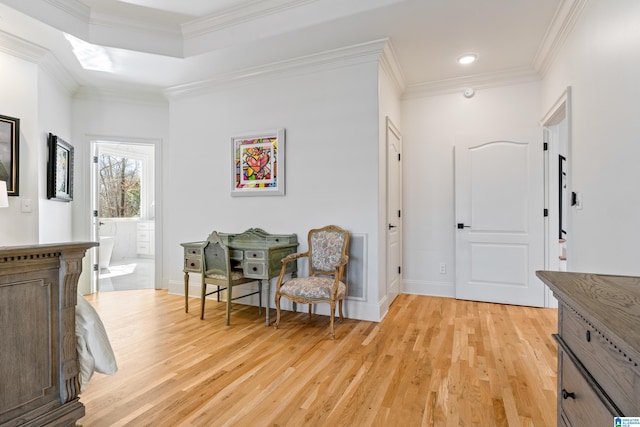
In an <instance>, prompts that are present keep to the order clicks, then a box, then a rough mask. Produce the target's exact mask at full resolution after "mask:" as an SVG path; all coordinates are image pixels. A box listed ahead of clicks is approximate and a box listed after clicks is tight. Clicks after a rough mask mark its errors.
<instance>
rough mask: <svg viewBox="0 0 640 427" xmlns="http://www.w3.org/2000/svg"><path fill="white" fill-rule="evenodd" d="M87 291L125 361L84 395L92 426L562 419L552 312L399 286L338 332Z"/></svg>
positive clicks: (240, 311)
mask: <svg viewBox="0 0 640 427" xmlns="http://www.w3.org/2000/svg"><path fill="white" fill-rule="evenodd" d="M88 299H89V300H90V301H91V302H92V303H93V305H94V306H95V307H96V309H97V311H98V312H99V314H100V315H101V317H102V320H103V322H104V323H105V326H106V328H107V331H108V333H109V336H110V339H111V341H112V345H113V348H114V351H115V353H116V356H117V358H118V365H119V371H118V372H117V373H116V374H115V375H113V376H105V375H101V374H95V375H94V377H93V378H92V379H91V381H90V383H89V385H88V387H87V390H86V391H84V392H83V393H82V394H81V396H80V398H81V401H82V402H84V404H85V405H86V416H85V417H84V418H82V419H81V420H80V423H81V424H82V425H83V426H85V427H99V426H124V425H127V426H147V425H148V426H183V425H184V426H190V425H195V426H218V425H220V426H223V425H228V426H320V425H326V426H403V427H404V426H503V425H504V426H506V425H508V426H536V427H539V426H555V425H556V344H555V342H554V341H553V339H552V338H551V334H552V333H554V332H555V330H556V321H557V320H556V316H557V311H556V310H555V309H538V308H528V307H515V306H509V305H500V304H486V303H478V302H469V301H456V300H454V299H449V298H436V297H424V296H415V295H400V296H399V297H398V299H397V300H396V301H395V302H394V303H393V305H392V307H391V309H390V311H389V313H388V315H387V316H386V318H385V319H384V320H383V321H382V322H381V323H373V322H364V321H357V320H350V319H346V320H345V322H344V323H338V324H337V326H336V340H335V341H332V340H331V339H330V337H329V330H328V325H329V320H328V317H325V316H319V315H314V316H313V318H312V320H311V321H309V319H308V314H306V313H291V312H285V314H283V319H282V322H281V326H280V329H278V330H275V329H274V328H273V327H266V326H265V325H264V317H263V316H264V313H263V316H262V317H259V316H258V310H257V307H250V306H244V305H241V304H234V310H233V312H232V317H231V323H232V324H231V326H228V327H227V326H225V325H224V303H217V302H215V301H211V302H209V301H207V310H206V315H205V320H200V318H199V307H200V304H199V300H198V299H194V300H192V301H190V302H191V312H189V313H184V310H183V298H182V297H179V296H172V295H168V294H167V293H166V292H165V291H154V290H140V291H124V292H108V293H103V294H99V295H98V296H95V297H89V298H88ZM299 308H300V307H299ZM301 308H302V309H303V310H306V306H302V307H301ZM271 317H272V318H275V310H274V311H272V316H271Z"/></svg>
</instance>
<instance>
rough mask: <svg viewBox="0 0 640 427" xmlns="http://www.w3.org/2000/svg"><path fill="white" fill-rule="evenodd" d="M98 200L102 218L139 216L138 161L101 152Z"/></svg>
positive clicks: (139, 165)
mask: <svg viewBox="0 0 640 427" xmlns="http://www.w3.org/2000/svg"><path fill="white" fill-rule="evenodd" d="M98 168H99V171H100V200H99V202H100V203H99V208H98V215H99V216H100V217H102V218H133V217H140V177H141V171H142V161H140V160H136V159H128V158H126V157H120V156H112V155H108V154H101V155H100V158H99V160H98Z"/></svg>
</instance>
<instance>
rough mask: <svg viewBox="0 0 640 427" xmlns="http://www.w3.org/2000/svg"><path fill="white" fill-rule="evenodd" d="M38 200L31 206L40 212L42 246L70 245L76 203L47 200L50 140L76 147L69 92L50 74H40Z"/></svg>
mask: <svg viewBox="0 0 640 427" xmlns="http://www.w3.org/2000/svg"><path fill="white" fill-rule="evenodd" d="M38 121H39V129H40V131H39V138H38V146H37V149H38V153H37V156H38V161H37V167H36V169H37V171H38V197H37V198H35V199H34V200H33V202H32V204H33V207H34V211H37V212H38V221H39V231H40V235H39V242H40V243H58V242H70V241H72V240H74V239H73V234H72V212H71V210H72V206H73V202H60V201H53V200H49V199H47V162H48V157H49V156H48V149H47V138H48V135H49V133H52V134H54V135H56V136H58V137H60V138H62V139H63V140H64V141H66V142H68V143H70V144H71V145H72V146H74V147H75V146H76V145H77V142H76V141H72V140H71V139H70V137H71V96H70V94H69V92H68V91H67V89H65V88H64V87H63V86H62V85H60V83H58V82H57V81H56V80H55V79H54V78H52V77H51V76H50V75H49V74H47V73H44V72H41V73H39V74H38ZM74 151H75V149H74Z"/></svg>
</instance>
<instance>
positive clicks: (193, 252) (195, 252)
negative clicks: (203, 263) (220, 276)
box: [184, 248, 202, 256]
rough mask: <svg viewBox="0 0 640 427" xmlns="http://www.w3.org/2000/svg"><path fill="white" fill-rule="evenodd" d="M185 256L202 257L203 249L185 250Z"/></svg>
mask: <svg viewBox="0 0 640 427" xmlns="http://www.w3.org/2000/svg"><path fill="white" fill-rule="evenodd" d="M184 253H185V255H197V256H200V255H202V248H185V250H184Z"/></svg>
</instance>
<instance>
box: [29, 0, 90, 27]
mask: <svg viewBox="0 0 640 427" xmlns="http://www.w3.org/2000/svg"><path fill="white" fill-rule="evenodd" d="M23 1H24V0H23ZM43 1H44V2H45V3H49V4H50V5H51V6H53V7H55V8H56V9H58V10H60V11H61V12H64V13H66V14H67V15H70V16H71V17H72V18H75V19H77V20H79V21H81V22H84V23H88V22H89V20H90V19H91V8H90V7H89V6H87V5H86V4H84V3H82V2H80V1H78V0H43Z"/></svg>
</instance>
